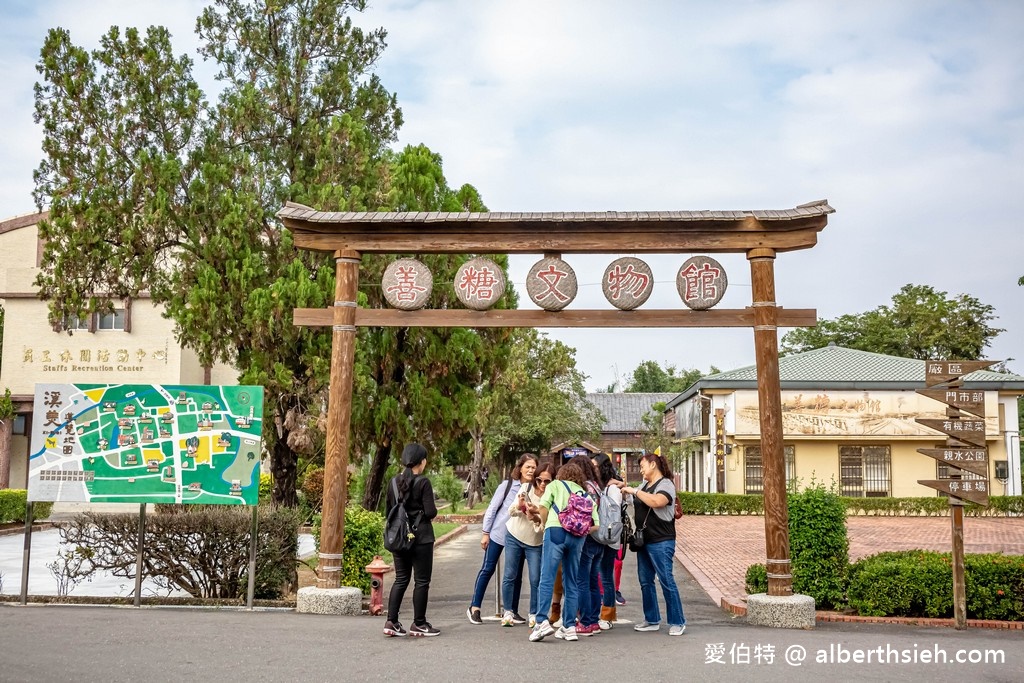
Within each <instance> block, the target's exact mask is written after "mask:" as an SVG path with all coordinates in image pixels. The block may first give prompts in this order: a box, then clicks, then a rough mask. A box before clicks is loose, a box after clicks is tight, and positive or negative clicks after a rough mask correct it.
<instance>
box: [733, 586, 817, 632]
mask: <svg viewBox="0 0 1024 683" xmlns="http://www.w3.org/2000/svg"><path fill="white" fill-rule="evenodd" d="M747 623H749V624H754V625H756V626H771V627H773V628H802V629H812V628H814V598H812V597H811V596H809V595H800V594H795V595H768V594H767V593H756V594H754V595H748V596H747Z"/></svg>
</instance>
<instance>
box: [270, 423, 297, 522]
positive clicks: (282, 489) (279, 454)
mask: <svg viewBox="0 0 1024 683" xmlns="http://www.w3.org/2000/svg"><path fill="white" fill-rule="evenodd" d="M287 435H288V433H287V432H284V435H283V436H282V438H279V439H278V440H277V441H275V442H274V450H273V451H271V455H270V472H271V474H273V475H274V492H273V498H274V503H275V504H277V505H283V506H284V507H290V508H293V507H297V506H298V504H299V497H298V495H297V494H296V488H297V486H296V485H297V479H298V462H299V457H298V455H296V454H295V451H293V450H292V449H290V448H288V441H287Z"/></svg>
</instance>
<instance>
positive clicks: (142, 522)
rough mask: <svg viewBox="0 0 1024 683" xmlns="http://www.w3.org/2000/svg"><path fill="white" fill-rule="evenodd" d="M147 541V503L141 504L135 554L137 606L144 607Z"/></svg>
mask: <svg viewBox="0 0 1024 683" xmlns="http://www.w3.org/2000/svg"><path fill="white" fill-rule="evenodd" d="M145 542H146V504H145V503H140V504H139V541H138V552H137V553H136V555H135V606H136V607H142V553H143V549H142V548H143V545H144V544H145Z"/></svg>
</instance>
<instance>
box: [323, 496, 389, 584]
mask: <svg viewBox="0 0 1024 683" xmlns="http://www.w3.org/2000/svg"><path fill="white" fill-rule="evenodd" d="M321 523H322V519H321V516H320V514H316V515H314V516H313V538H314V540H315V541H316V548H317V550H318V551H319V549H320V525H321ZM383 554H384V516H383V515H382V514H380V513H379V512H370V511H369V510H364V509H363V508H361V507H359V506H358V505H356V506H350V507H347V508H345V547H344V549H343V550H342V560H341V585H342V586H353V587H355V588H358V589H360V590H362V591H363V593H369V592H370V575H369V574H367V573H366V565H368V564H370V563H371V562H373V556H374V555H383Z"/></svg>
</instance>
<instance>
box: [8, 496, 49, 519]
mask: <svg viewBox="0 0 1024 683" xmlns="http://www.w3.org/2000/svg"><path fill="white" fill-rule="evenodd" d="M27 500H28V491H26V490H25V489H0V524H7V523H9V522H24V521H25V503H26V501H27ZM52 511H53V503H52V502H50V501H37V502H36V503H34V504H33V505H32V521H33V522H35V521H36V520H40V519H46V518H47V517H49V516H50V512H52Z"/></svg>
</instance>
